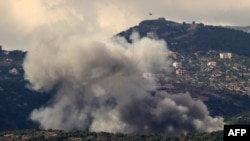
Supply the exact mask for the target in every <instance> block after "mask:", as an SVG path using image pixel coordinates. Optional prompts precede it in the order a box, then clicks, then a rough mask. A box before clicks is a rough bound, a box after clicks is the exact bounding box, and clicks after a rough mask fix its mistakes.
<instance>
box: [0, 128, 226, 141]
mask: <svg viewBox="0 0 250 141" xmlns="http://www.w3.org/2000/svg"><path fill="white" fill-rule="evenodd" d="M0 140H12V141H13V140H23V141H68V140H71V141H79V140H80V141H223V131H217V132H212V133H199V134H186V135H184V134H182V135H179V136H168V135H160V134H123V133H106V132H99V133H97V132H87V131H72V132H66V131H61V130H39V129H38V130H19V131H12V132H10V131H9V132H0Z"/></svg>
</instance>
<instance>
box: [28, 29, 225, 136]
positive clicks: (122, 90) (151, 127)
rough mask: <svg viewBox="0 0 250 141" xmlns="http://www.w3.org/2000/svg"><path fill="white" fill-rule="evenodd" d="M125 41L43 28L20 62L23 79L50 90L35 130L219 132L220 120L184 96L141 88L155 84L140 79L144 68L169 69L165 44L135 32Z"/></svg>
mask: <svg viewBox="0 0 250 141" xmlns="http://www.w3.org/2000/svg"><path fill="white" fill-rule="evenodd" d="M131 38H132V41H133V43H131V44H130V43H128V42H126V41H125V39H123V38H121V37H114V38H112V39H109V40H108V39H107V40H104V39H99V40H92V39H86V38H81V37H77V36H66V35H61V34H55V33H53V32H51V31H46V30H43V31H41V32H39V34H38V36H34V40H33V43H32V45H31V46H32V47H31V48H30V49H29V50H28V53H27V56H26V59H25V61H24V64H23V66H24V70H25V79H27V80H28V81H29V82H30V85H29V87H30V88H32V89H34V90H37V91H51V90H56V91H57V92H56V93H55V94H54V96H53V99H52V100H51V101H52V102H51V103H50V104H48V105H46V106H44V107H40V108H39V109H35V110H34V111H33V112H32V113H31V119H32V120H33V121H36V122H38V123H39V124H40V126H41V128H45V129H48V128H52V129H64V130H73V129H84V130H91V131H107V132H126V133H130V132H140V133H145V132H155V133H171V134H179V133H186V132H203V131H214V130H219V129H222V126H223V119H222V118H213V117H211V116H209V113H208V110H207V108H206V106H205V105H204V104H203V103H202V102H201V101H197V100H193V99H192V98H191V96H190V95H189V94H176V95H169V94H167V93H159V94H156V95H155V96H151V95H150V94H149V93H147V91H148V90H152V89H154V86H155V85H156V84H155V82H154V81H153V80H145V79H144V78H143V77H142V74H143V73H144V72H160V71H164V72H165V73H166V74H168V71H170V70H171V69H170V68H168V67H169V66H170V64H171V61H170V60H169V59H168V55H167V54H166V53H167V52H168V50H167V47H166V43H165V42H164V41H163V40H152V39H149V38H141V39H140V38H139V36H138V34H136V33H134V34H133V36H131ZM163 52H164V53H163ZM166 68H167V69H166ZM163 69H164V70H163Z"/></svg>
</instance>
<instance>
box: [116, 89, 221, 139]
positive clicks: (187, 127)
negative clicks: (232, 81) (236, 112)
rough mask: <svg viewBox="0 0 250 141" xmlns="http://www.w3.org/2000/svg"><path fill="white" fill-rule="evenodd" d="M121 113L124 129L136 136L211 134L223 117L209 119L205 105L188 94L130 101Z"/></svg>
mask: <svg viewBox="0 0 250 141" xmlns="http://www.w3.org/2000/svg"><path fill="white" fill-rule="evenodd" d="M120 113H121V119H122V121H124V122H125V123H127V124H128V126H127V128H128V129H127V130H128V131H129V132H136V133H168V134H180V133H188V132H189V133H190V132H191V133H195V132H211V131H213V130H218V129H220V128H221V127H222V126H223V122H222V121H223V119H222V118H212V117H210V116H209V113H208V110H207V108H206V106H205V105H204V104H203V103H202V102H201V101H196V100H193V99H192V97H191V96H190V94H188V93H186V94H174V95H170V94H167V93H161V94H156V95H155V96H145V98H142V99H133V100H131V101H130V103H128V104H127V105H125V106H124V107H122V108H121V112H120ZM215 123H218V124H215Z"/></svg>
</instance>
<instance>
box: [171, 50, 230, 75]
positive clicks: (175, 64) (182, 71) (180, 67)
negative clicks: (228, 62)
mask: <svg viewBox="0 0 250 141" xmlns="http://www.w3.org/2000/svg"><path fill="white" fill-rule="evenodd" d="M173 55H175V56H176V54H174V53H173ZM219 57H220V59H231V58H232V53H229V52H223V53H220V54H219ZM216 65H217V62H216V61H209V62H207V67H209V68H214V67H216ZM172 66H173V67H174V68H175V74H176V75H177V76H184V75H186V74H187V73H188V71H187V70H186V69H185V67H183V65H182V63H181V62H177V61H174V62H173V64H172Z"/></svg>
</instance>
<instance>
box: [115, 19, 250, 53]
mask: <svg viewBox="0 0 250 141" xmlns="http://www.w3.org/2000/svg"><path fill="white" fill-rule="evenodd" d="M133 31H137V32H138V33H139V34H140V35H141V36H142V37H145V36H147V34H148V33H150V32H152V33H155V34H156V35H157V36H158V38H159V39H163V40H165V41H167V43H168V47H169V49H170V50H172V51H177V52H196V51H208V50H220V51H225V52H232V53H235V54H239V55H244V56H248V57H250V34H248V33H246V32H243V31H240V30H235V29H230V28H226V27H221V26H211V25H205V24H203V23H195V22H193V23H185V22H183V23H177V22H173V21H168V20H166V19H164V18H159V19H155V20H145V21H142V22H140V23H139V25H137V26H134V27H131V28H129V29H128V30H125V31H122V32H120V33H119V34H117V35H120V36H124V37H125V38H126V39H127V40H128V41H130V40H129V36H130V35H131V33H132V32H133Z"/></svg>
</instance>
